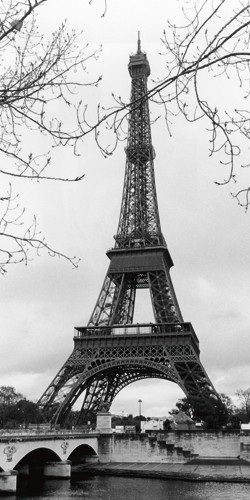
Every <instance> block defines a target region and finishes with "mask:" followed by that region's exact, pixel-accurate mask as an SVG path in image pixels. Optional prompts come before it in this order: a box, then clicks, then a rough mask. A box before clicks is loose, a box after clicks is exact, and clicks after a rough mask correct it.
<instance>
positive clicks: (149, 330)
mask: <svg viewBox="0 0 250 500" xmlns="http://www.w3.org/2000/svg"><path fill="white" fill-rule="evenodd" d="M128 68H129V73H130V76H131V80H132V85H131V101H130V102H131V104H130V114H129V131H128V141H127V148H126V168H125V180H124V189H123V196H122V204H121V212H120V218H119V224H118V230H117V234H116V236H115V246H114V248H113V249H112V250H110V251H108V252H107V255H108V257H109V259H110V265H109V268H108V272H107V275H106V277H105V280H104V283H103V286H102V288H101V292H100V295H99V297H98V300H97V303H96V305H95V307H94V310H93V313H92V315H91V317H90V320H89V323H88V325H87V326H86V327H78V328H76V329H75V332H76V333H75V337H74V349H73V352H72V354H71V356H70V357H69V358H68V360H67V361H66V363H65V364H64V366H63V367H62V368H61V370H60V371H59V373H58V374H57V376H56V377H55V379H54V380H53V381H52V382H51V384H50V385H49V387H48V389H47V390H46V391H45V393H44V394H43V396H42V397H41V399H40V401H39V404H40V406H41V407H42V408H44V410H48V411H50V412H51V414H52V415H53V417H52V420H53V421H54V422H62V421H63V420H64V418H65V417H66V416H67V414H68V412H69V411H70V409H71V408H72V406H73V405H74V403H75V401H76V400H77V399H78V398H79V396H80V395H81V394H82V393H83V392H84V391H85V396H84V401H83V405H82V412H81V419H82V421H84V418H85V419H88V415H89V414H90V413H96V412H97V411H98V410H100V409H104V408H105V409H109V408H110V406H111V404H112V402H113V400H114V398H115V396H116V395H117V394H118V392H119V391H121V389H123V388H124V387H125V386H126V385H128V384H130V383H132V382H134V381H136V380H139V379H143V378H149V377H150V378H154V377H155V378H162V379H166V380H170V381H172V382H175V383H177V384H178V385H179V386H180V387H181V388H182V389H183V391H184V393H185V394H186V395H187V396H190V397H193V398H202V399H203V400H207V399H209V400H210V401H211V398H213V400H214V401H215V400H217V401H218V396H217V394H216V391H215V389H214V388H213V386H212V383H211V382H210V380H209V378H208V376H207V374H206V372H205V370H204V368H203V366H202V364H201V362H200V359H199V342H198V338H197V336H196V335H195V332H194V330H193V328H192V326H191V324H190V323H184V322H183V318H182V315H181V311H180V308H179V305H178V302H177V298H176V295H175V292H174V288H173V285H172V282H171V278H170V272H169V271H170V268H171V266H172V265H173V262H172V259H171V256H170V253H169V251H168V248H167V245H166V242H165V240H164V237H163V235H162V232H161V226H160V217H159V210H158V204H157V196H156V187H155V177H154V157H155V153H154V149H153V146H152V139H151V129H150V117H149V107H148V100H147V78H148V76H149V74H150V67H149V63H148V60H147V57H146V54H144V53H143V52H142V51H141V48H140V41H138V49H137V53H136V54H135V55H132V56H131V57H130V61H129V65H128ZM138 288H149V290H150V296H151V301H152V307H153V312H154V317H155V323H154V324H143V325H142V324H140V325H133V316H134V306H135V299H136V290H137V289H138Z"/></svg>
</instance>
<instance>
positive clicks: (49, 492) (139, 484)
mask: <svg viewBox="0 0 250 500" xmlns="http://www.w3.org/2000/svg"><path fill="white" fill-rule="evenodd" d="M1 499H2V500H3V499H4V500H7V499H8V500H10V499H11V500H13V499H27V500H45V499H46V500H48V499H49V500H79V499H84V500H86V499H91V500H235V499H237V500H249V499H250V484H244V483H243V484H239V483H238V484H237V483H210V482H209V483H198V482H189V481H172V480H161V479H144V478H143V479H140V478H128V477H110V476H106V477H103V476H91V477H88V478H85V479H82V480H79V479H78V480H72V481H67V480H64V481H63V480H49V479H48V480H37V481H36V482H34V481H32V483H29V482H28V481H27V480H22V481H21V482H20V483H19V484H18V491H17V494H16V495H14V496H11V497H9V496H8V497H7V496H4V497H1Z"/></svg>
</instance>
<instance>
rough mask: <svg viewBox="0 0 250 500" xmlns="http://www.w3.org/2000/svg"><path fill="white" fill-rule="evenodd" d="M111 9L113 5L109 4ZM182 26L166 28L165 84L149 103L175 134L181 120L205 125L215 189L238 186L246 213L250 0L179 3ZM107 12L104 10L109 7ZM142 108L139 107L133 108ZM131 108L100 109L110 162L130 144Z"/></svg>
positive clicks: (120, 104) (157, 83)
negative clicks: (109, 138) (215, 168)
mask: <svg viewBox="0 0 250 500" xmlns="http://www.w3.org/2000/svg"><path fill="white" fill-rule="evenodd" d="M107 5H108V2H107ZM179 5H180V12H181V16H182V21H181V20H180V16H179V17H178V25H177V24H176V23H174V22H173V23H172V22H170V21H169V22H168V24H167V26H166V30H165V31H164V34H163V37H162V44H163V50H162V52H161V55H162V63H163V64H162V67H163V71H162V74H163V77H162V78H159V79H158V80H154V81H153V86H152V88H151V89H150V90H149V91H148V93H147V95H146V96H145V98H146V99H149V100H152V101H154V102H156V103H157V104H159V105H160V106H163V107H164V114H165V120H166V124H167V128H168V130H169V133H170V134H171V130H172V124H173V122H174V119H175V116H176V115H177V114H181V115H183V116H184V117H185V119H186V120H187V121H188V122H198V121H199V122H200V123H201V124H202V123H203V124H204V128H205V129H207V131H208V133H209V152H210V155H211V156H212V155H217V157H218V162H219V165H220V170H219V174H218V180H216V184H218V185H225V184H229V183H233V184H234V183H236V182H238V184H237V186H239V187H238V189H237V190H236V191H235V192H234V193H232V196H233V197H234V198H235V199H236V200H237V201H238V203H239V205H241V206H243V207H245V209H247V208H248V206H249V204H250V184H249V181H248V178H247V176H248V174H247V169H248V168H249V167H250V161H249V146H250V142H249V139H250V107H249V94H250V72H249V70H250V48H249V47H250V2H249V0H179ZM105 9H106V5H105ZM135 104H136V103H133V105H135ZM129 109H130V105H129V103H126V102H124V100H122V99H121V98H120V97H118V98H115V97H114V106H113V107H112V108H110V109H108V110H107V109H103V108H102V107H100V106H99V108H98V120H97V122H96V123H95V125H92V126H89V125H88V123H87V120H86V123H85V125H86V127H87V130H85V133H89V132H92V131H95V134H96V141H97V142H98V145H99V147H100V148H101V150H102V152H103V154H104V155H109V154H112V152H113V150H114V148H115V147H116V144H117V141H118V140H119V139H124V132H123V122H124V120H125V119H126V116H127V114H128V113H129ZM107 123H108V125H109V128H110V130H112V131H113V132H114V142H113V144H112V145H111V146H109V147H108V148H107V147H105V145H103V143H102V142H101V141H102V134H101V130H102V127H104V126H105V127H107Z"/></svg>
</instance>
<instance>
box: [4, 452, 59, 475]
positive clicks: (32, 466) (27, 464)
mask: <svg viewBox="0 0 250 500" xmlns="http://www.w3.org/2000/svg"><path fill="white" fill-rule="evenodd" d="M60 461H61V458H60V457H59V456H58V454H57V453H56V452H55V451H53V450H51V449H50V448H46V447H39V448H35V449H34V450H32V451H30V452H28V453H26V454H25V455H24V456H23V457H22V458H21V460H19V461H18V462H17V463H16V464H14V467H13V469H15V470H17V471H18V472H20V473H23V474H29V473H30V472H32V471H34V472H39V470H40V469H41V468H42V467H43V466H44V464H45V463H46V462H60Z"/></svg>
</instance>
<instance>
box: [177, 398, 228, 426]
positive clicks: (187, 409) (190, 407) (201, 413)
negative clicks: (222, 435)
mask: <svg viewBox="0 0 250 500" xmlns="http://www.w3.org/2000/svg"><path fill="white" fill-rule="evenodd" d="M219 396H220V397H219V398H218V399H217V400H214V399H213V398H207V397H202V394H201V395H200V396H199V397H197V396H190V397H186V398H183V399H179V401H178V402H177V403H176V408H174V409H173V410H172V411H170V412H169V414H170V415H176V414H177V413H179V411H183V412H184V413H186V414H187V415H188V416H189V417H191V418H192V419H194V420H197V421H200V420H201V421H202V422H203V423H204V427H205V428H207V429H220V428H221V427H223V426H225V425H226V424H227V423H228V421H229V411H228V407H227V404H226V400H225V398H227V397H225V396H224V394H221V395H219ZM228 399H229V398H228ZM227 402H228V400H227Z"/></svg>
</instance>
